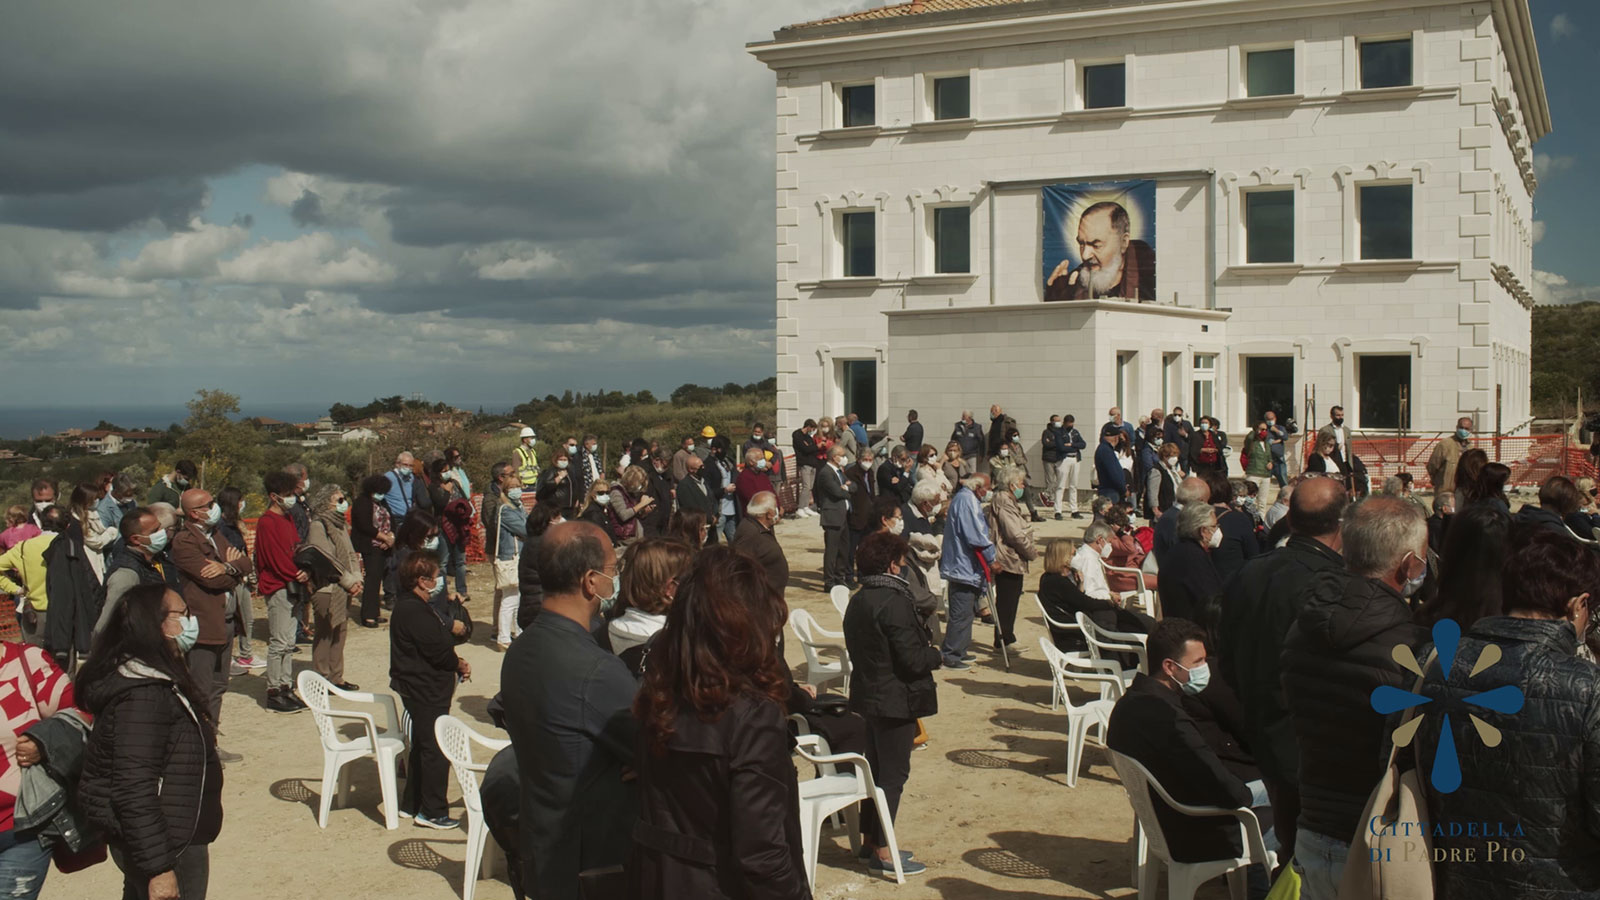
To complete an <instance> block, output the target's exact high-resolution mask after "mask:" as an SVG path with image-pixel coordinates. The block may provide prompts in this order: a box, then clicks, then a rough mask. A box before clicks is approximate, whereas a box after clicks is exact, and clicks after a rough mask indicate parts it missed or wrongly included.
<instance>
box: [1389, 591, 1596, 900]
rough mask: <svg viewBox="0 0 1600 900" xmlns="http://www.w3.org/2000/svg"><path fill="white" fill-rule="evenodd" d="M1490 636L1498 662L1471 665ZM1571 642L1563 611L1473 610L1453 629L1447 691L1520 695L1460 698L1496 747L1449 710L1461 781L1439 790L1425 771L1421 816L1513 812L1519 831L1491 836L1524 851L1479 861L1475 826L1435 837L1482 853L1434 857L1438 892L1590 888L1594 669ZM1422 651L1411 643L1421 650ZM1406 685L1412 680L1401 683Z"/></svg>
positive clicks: (1436, 687)
mask: <svg viewBox="0 0 1600 900" xmlns="http://www.w3.org/2000/svg"><path fill="white" fill-rule="evenodd" d="M1491 643H1492V644H1495V645H1497V646H1498V647H1499V648H1500V652H1501V654H1502V655H1501V658H1500V661H1499V662H1497V663H1495V664H1493V665H1491V666H1489V667H1488V668H1486V669H1484V670H1483V671H1482V672H1480V673H1478V674H1477V675H1471V676H1469V675H1468V673H1469V672H1471V671H1472V668H1473V666H1474V665H1475V664H1476V663H1477V662H1478V659H1479V658H1480V657H1481V655H1482V654H1483V650H1484V648H1485V647H1486V646H1487V645H1488V644H1491ZM1577 647H1578V638H1577V634H1576V633H1575V632H1574V631H1573V630H1572V626H1571V625H1570V624H1568V623H1567V622H1565V621H1554V620H1545V621H1537V620H1534V619H1518V618H1512V617H1509V616H1493V617H1490V618H1486V619H1479V620H1478V621H1477V622H1475V623H1473V625H1472V630H1471V631H1470V632H1468V633H1467V634H1466V635H1464V636H1463V637H1462V638H1461V644H1460V647H1459V648H1458V649H1457V650H1456V654H1455V660H1454V663H1453V665H1452V666H1451V667H1450V679H1449V683H1450V693H1451V694H1452V695H1453V696H1454V697H1455V698H1460V697H1462V696H1465V695H1468V694H1475V693H1479V692H1482V691H1488V690H1492V689H1494V688H1497V687H1501V686H1503V685H1515V686H1517V687H1518V688H1521V689H1522V694H1523V698H1524V700H1523V704H1522V709H1521V710H1519V711H1518V712H1516V713H1515V714H1513V715H1506V714H1503V713H1497V712H1494V711H1493V710H1489V709H1485V708H1483V707H1478V706H1473V707H1468V708H1469V709H1471V711H1472V714H1473V715H1475V716H1477V717H1479V718H1480V719H1483V720H1484V721H1485V722H1487V723H1489V724H1490V725H1492V726H1494V727H1495V728H1498V729H1499V730H1500V733H1501V735H1503V738H1502V741H1501V744H1500V746H1498V747H1493V748H1489V747H1485V746H1484V745H1483V741H1481V740H1479V738H1478V735H1477V733H1476V728H1475V726H1474V725H1473V724H1472V722H1471V720H1470V719H1468V718H1467V715H1466V713H1465V712H1464V711H1457V714H1456V715H1453V716H1451V717H1450V729H1451V734H1452V736H1453V737H1454V739H1455V744H1456V755H1457V758H1458V759H1460V761H1461V787H1460V789H1458V790H1457V791H1455V792H1454V793H1450V794H1441V793H1439V792H1438V791H1436V790H1434V789H1433V787H1432V784H1431V783H1430V781H1429V779H1428V778H1426V777H1424V778H1423V779H1422V781H1423V783H1424V784H1427V785H1428V787H1427V792H1428V813H1429V815H1428V818H1430V819H1434V820H1437V821H1441V822H1446V821H1472V822H1487V823H1490V826H1489V827H1491V828H1493V827H1497V825H1496V823H1505V827H1506V828H1507V829H1510V828H1511V825H1512V823H1517V824H1519V825H1520V826H1521V828H1522V834H1521V835H1519V836H1514V837H1511V838H1509V839H1505V838H1502V839H1500V844H1501V845H1502V846H1509V847H1516V848H1518V849H1520V850H1522V851H1523V852H1525V853H1526V854H1527V858H1526V859H1523V860H1519V861H1517V862H1514V863H1513V862H1507V861H1503V860H1501V859H1499V858H1498V857H1496V858H1495V859H1494V860H1493V861H1482V860H1483V857H1482V853H1483V850H1482V848H1483V846H1484V838H1483V837H1482V836H1476V837H1468V836H1466V835H1456V836H1453V837H1452V836H1450V835H1449V834H1448V833H1446V834H1445V835H1444V836H1443V837H1439V836H1436V837H1434V843H1433V845H1434V847H1435V848H1436V849H1435V852H1438V849H1439V848H1443V849H1445V850H1447V851H1448V850H1450V849H1452V848H1462V849H1463V850H1464V849H1465V848H1467V847H1477V848H1479V850H1478V853H1479V857H1478V858H1479V860H1480V862H1479V863H1478V864H1476V865H1442V866H1434V867H1433V877H1434V883H1435V890H1436V892H1437V894H1438V896H1440V897H1448V898H1450V900H1478V898H1485V900H1489V898H1493V900H1498V898H1501V897H1518V898H1525V897H1532V898H1540V900H1545V898H1556V897H1576V896H1585V897H1590V896H1594V895H1595V894H1596V893H1597V892H1600V670H1596V668H1595V666H1594V665H1593V664H1592V663H1589V662H1586V661H1584V660H1580V659H1578V658H1577V656H1576V655H1575V654H1576V652H1577ZM1425 657H1426V653H1425V652H1424V651H1418V654H1417V658H1418V659H1419V660H1420V659H1423V658H1425ZM1407 678H1408V679H1409V678H1410V676H1409V675H1408V676H1407ZM1405 688H1406V690H1410V689H1411V684H1409V683H1408V684H1406V685H1405ZM1422 693H1423V694H1424V695H1426V696H1428V697H1431V698H1433V699H1434V700H1435V701H1440V700H1443V699H1444V698H1445V695H1446V690H1445V687H1444V685H1443V684H1442V683H1441V677H1440V670H1439V667H1438V666H1437V665H1435V666H1430V667H1429V670H1428V680H1427V682H1426V683H1425V684H1424V685H1423V688H1422ZM1437 705H1438V703H1434V704H1431V706H1437ZM1429 708H1430V707H1429V706H1424V707H1422V709H1423V710H1427V709H1429ZM1456 710H1460V707H1456ZM1437 720H1438V717H1437V716H1430V717H1429V719H1428V722H1427V723H1426V724H1425V725H1424V726H1423V728H1422V729H1421V730H1420V731H1418V732H1417V740H1416V752H1417V753H1418V755H1419V758H1420V759H1422V760H1432V759H1433V758H1434V753H1435V750H1436V745H1437V743H1438V735H1439V725H1438V724H1437ZM1401 752H1402V753H1404V752H1405V751H1404V750H1402V751H1401ZM1424 771H1427V767H1426V766H1424ZM1491 837H1492V835H1491Z"/></svg>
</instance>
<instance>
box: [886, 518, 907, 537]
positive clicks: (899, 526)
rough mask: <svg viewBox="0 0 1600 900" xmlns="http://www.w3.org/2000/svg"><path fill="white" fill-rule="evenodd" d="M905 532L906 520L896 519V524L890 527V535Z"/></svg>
mask: <svg viewBox="0 0 1600 900" xmlns="http://www.w3.org/2000/svg"><path fill="white" fill-rule="evenodd" d="M905 530H906V520H905V519H895V520H894V524H893V525H890V526H889V533H890V534H900V533H901V532H903V531H905Z"/></svg>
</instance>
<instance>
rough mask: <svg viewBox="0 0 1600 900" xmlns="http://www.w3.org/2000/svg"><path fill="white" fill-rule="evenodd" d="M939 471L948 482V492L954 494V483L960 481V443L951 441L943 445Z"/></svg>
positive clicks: (956, 483)
mask: <svg viewBox="0 0 1600 900" xmlns="http://www.w3.org/2000/svg"><path fill="white" fill-rule="evenodd" d="M939 462H940V466H939V471H940V472H941V473H942V474H943V475H944V480H945V481H947V482H949V484H950V493H951V495H952V496H953V495H954V494H955V488H956V485H958V484H960V483H961V462H962V459H961V443H960V442H959V441H951V442H950V443H948V444H945V445H944V458H943V459H941V460H940V461H939Z"/></svg>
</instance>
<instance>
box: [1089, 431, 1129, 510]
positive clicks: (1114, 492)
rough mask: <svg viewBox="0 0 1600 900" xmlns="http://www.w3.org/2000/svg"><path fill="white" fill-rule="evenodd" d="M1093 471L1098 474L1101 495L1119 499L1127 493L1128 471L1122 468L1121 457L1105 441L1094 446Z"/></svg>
mask: <svg viewBox="0 0 1600 900" xmlns="http://www.w3.org/2000/svg"><path fill="white" fill-rule="evenodd" d="M1094 471H1095V474H1096V475H1098V476H1099V480H1100V494H1101V495H1102V496H1106V497H1116V498H1118V499H1121V498H1122V497H1123V496H1124V495H1125V494H1127V493H1128V473H1127V472H1126V471H1124V470H1123V468H1122V459H1121V457H1120V456H1118V455H1117V451H1116V449H1115V448H1113V447H1112V446H1111V445H1110V444H1108V443H1106V442H1105V441H1101V442H1100V446H1099V447H1097V448H1095V451H1094Z"/></svg>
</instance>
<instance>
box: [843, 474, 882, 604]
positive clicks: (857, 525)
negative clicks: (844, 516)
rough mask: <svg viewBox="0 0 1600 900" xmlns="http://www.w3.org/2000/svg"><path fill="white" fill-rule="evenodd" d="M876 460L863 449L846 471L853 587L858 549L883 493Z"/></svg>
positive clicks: (849, 571)
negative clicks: (880, 494)
mask: <svg viewBox="0 0 1600 900" xmlns="http://www.w3.org/2000/svg"><path fill="white" fill-rule="evenodd" d="M875 459H877V455H876V454H875V453H873V452H872V448H870V447H863V448H861V455H860V456H857V457H856V463H855V465H853V466H851V467H850V468H848V469H845V470H844V474H845V478H847V479H848V480H849V481H850V543H849V545H848V547H849V552H848V553H847V554H846V557H845V572H846V573H847V574H848V576H849V578H850V586H851V587H854V586H855V581H856V547H859V546H860V545H861V539H862V538H864V537H866V536H867V532H869V531H871V530H872V526H873V521H872V503H873V501H874V500H876V499H878V494H879V493H881V492H880V491H879V490H878V482H877V479H876V478H874V477H873V475H874V473H873V471H872V463H873V461H874V460H875Z"/></svg>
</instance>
